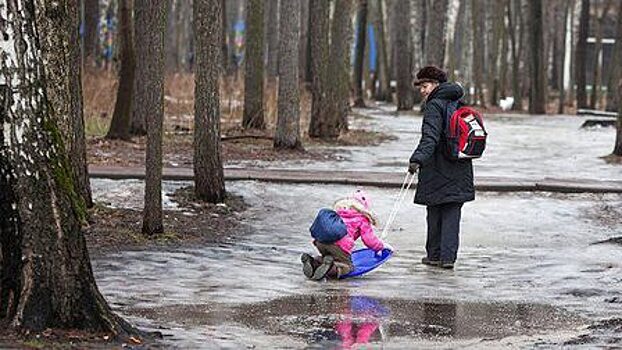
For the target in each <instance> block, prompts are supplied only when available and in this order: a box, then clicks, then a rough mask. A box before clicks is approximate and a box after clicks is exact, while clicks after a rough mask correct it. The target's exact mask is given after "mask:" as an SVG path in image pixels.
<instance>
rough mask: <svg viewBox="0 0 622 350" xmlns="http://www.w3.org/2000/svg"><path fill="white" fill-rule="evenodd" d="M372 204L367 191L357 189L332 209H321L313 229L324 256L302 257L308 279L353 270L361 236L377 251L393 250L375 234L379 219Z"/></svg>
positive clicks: (329, 276) (370, 247) (321, 277)
mask: <svg viewBox="0 0 622 350" xmlns="http://www.w3.org/2000/svg"><path fill="white" fill-rule="evenodd" d="M370 207H371V201H370V198H369V196H368V195H367V193H365V192H364V191H362V190H357V191H356V192H355V193H354V195H352V196H351V197H348V198H343V199H340V200H338V201H336V202H335V204H334V205H333V208H332V210H330V209H321V210H320V212H319V213H318V215H317V217H316V218H315V221H314V222H313V225H312V226H311V228H310V231H311V236H313V238H314V241H313V244H314V245H315V247H316V248H317V250H318V251H319V252H320V254H321V256H316V257H313V256H311V255H309V254H306V253H305V254H302V256H301V260H302V270H303V272H304V274H305V276H307V278H310V279H312V280H321V279H323V278H324V277H328V278H339V277H340V276H343V275H346V274H348V273H350V272H351V271H352V270H353V269H354V265H353V264H352V250H353V249H354V242H355V241H356V240H357V239H359V238H361V239H362V241H363V243H364V244H365V246H367V248H369V249H371V250H373V251H375V252H376V253H379V252H382V250H383V249H389V250H393V248H392V247H391V246H390V245H389V244H387V243H385V242H383V241H382V240H380V239H379V238H378V237H377V236H376V235H375V234H374V229H373V226H375V225H376V224H377V222H378V221H377V219H376V215H375V214H374V213H373V212H372V211H371V208H370Z"/></svg>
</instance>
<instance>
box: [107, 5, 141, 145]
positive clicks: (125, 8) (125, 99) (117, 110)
mask: <svg viewBox="0 0 622 350" xmlns="http://www.w3.org/2000/svg"><path fill="white" fill-rule="evenodd" d="M130 1H131V0H119V5H118V6H119V8H118V17H119V33H120V42H121V45H120V46H121V49H120V58H121V68H120V69H119V87H118V89H117V101H116V103H115V106H114V113H113V114H112V121H111V122H110V129H109V130H108V134H106V138H108V139H122V140H129V139H130V122H131V116H132V115H131V113H132V99H133V97H132V95H133V90H134V89H133V87H134V86H133V85H134V70H135V66H136V60H135V56H134V38H133V36H134V35H133V32H134V28H133V27H134V25H133V23H132V22H133V21H132V8H131V5H130Z"/></svg>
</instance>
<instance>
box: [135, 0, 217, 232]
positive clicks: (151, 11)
mask: <svg viewBox="0 0 622 350" xmlns="http://www.w3.org/2000/svg"><path fill="white" fill-rule="evenodd" d="M135 1H136V2H135V5H136V6H135V10H136V11H135V19H136V25H137V26H144V27H145V28H149V32H148V33H145V35H143V36H142V37H141V40H143V43H141V44H140V45H137V48H136V53H137V56H138V57H141V60H140V62H139V64H138V65H137V76H138V77H140V78H141V85H142V88H141V89H140V90H138V91H137V92H138V93H139V94H140V95H139V98H140V99H137V100H136V103H140V104H141V105H143V107H144V109H142V108H141V109H142V110H143V111H144V113H145V114H144V117H145V120H146V121H147V123H146V124H147V156H146V159H145V167H146V169H145V170H146V171H145V208H144V210H143V229H142V231H143V233H144V234H146V235H154V234H158V233H162V232H164V226H163V224H162V127H163V126H162V124H163V120H164V35H165V32H166V20H167V18H168V15H167V10H168V9H169V6H168V1H169V0H135ZM218 43H220V42H218ZM143 89H144V90H143Z"/></svg>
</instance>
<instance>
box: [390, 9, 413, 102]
mask: <svg viewBox="0 0 622 350" xmlns="http://www.w3.org/2000/svg"><path fill="white" fill-rule="evenodd" d="M393 12H394V16H395V18H394V19H395V23H394V24H393V28H392V29H393V30H394V32H395V34H394V35H395V45H394V47H393V50H395V53H394V60H395V61H394V62H393V65H394V67H396V68H397V110H398V111H405V110H411V109H412V108H413V106H414V96H413V95H414V94H413V87H412V70H411V67H412V62H411V60H412V55H411V52H410V51H411V50H410V48H411V47H412V43H411V41H412V40H411V39H410V21H409V14H410V0H393Z"/></svg>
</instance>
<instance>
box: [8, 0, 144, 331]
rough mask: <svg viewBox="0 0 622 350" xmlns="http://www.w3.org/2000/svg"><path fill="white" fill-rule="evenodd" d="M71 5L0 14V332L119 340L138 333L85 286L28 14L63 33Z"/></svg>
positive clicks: (72, 203) (68, 183)
mask: <svg viewBox="0 0 622 350" xmlns="http://www.w3.org/2000/svg"><path fill="white" fill-rule="evenodd" d="M35 4H36V6H35ZM75 6H76V3H75V2H71V1H54V2H51V1H50V2H46V1H43V0H39V1H36V2H35V1H33V0H7V1H5V2H4V8H3V9H2V10H1V11H0V23H2V26H1V27H0V37H2V41H1V42H0V47H1V48H2V55H0V248H1V251H2V254H1V256H2V260H1V261H0V273H1V274H2V276H1V278H0V323H1V324H3V325H5V326H7V327H10V328H12V329H15V330H16V331H21V332H26V331H34V332H39V331H43V330H45V329H47V328H62V329H79V330H86V331H89V332H102V333H108V334H111V335H113V336H121V337H127V336H128V335H131V334H136V330H135V329H133V328H132V327H131V326H130V325H129V324H128V323H127V322H125V321H124V320H123V319H121V318H120V317H118V316H117V315H115V314H114V313H113V312H112V311H111V309H110V307H109V306H108V304H107V303H106V301H105V300H104V298H103V296H102V295H101V293H100V292H99V290H98V288H97V285H96V283H95V279H94V277H93V272H92V268H91V263H90V260H89V255H88V250H87V248H86V243H85V240H84V236H83V234H82V231H81V227H80V222H81V221H82V220H84V218H85V216H86V211H85V205H84V201H83V200H82V197H81V196H79V195H78V194H77V193H76V190H75V187H74V184H73V180H72V175H71V170H70V165H69V161H68V159H67V153H66V152H65V147H64V144H63V137H62V136H61V131H60V130H59V128H58V127H57V125H56V124H55V120H54V116H53V115H52V114H51V111H50V108H51V107H50V106H51V105H50V104H49V103H48V102H49V101H48V97H47V87H48V85H47V82H46V80H45V72H44V69H43V60H42V56H41V52H40V50H41V49H42V47H41V46H40V38H41V35H40V32H39V30H40V29H39V27H38V26H37V25H36V24H35V22H36V21H35V13H33V11H34V9H35V8H36V9H38V10H41V9H45V12H44V13H43V16H46V17H56V16H59V17H61V18H64V19H66V20H67V24H68V25H69V24H70V23H77V20H76V19H75V18H74V19H73V21H72V20H71V18H70V17H69V16H75V14H76V12H75ZM49 20H52V21H53V22H56V20H57V19H53V18H49ZM73 29H75V27H74V28H73ZM46 40H47V39H46ZM71 45H78V42H77V41H74V42H73V44H71ZM73 50H76V49H72V51H73ZM72 93H75V91H74V92H72V91H69V90H68V91H66V94H68V95H69V94H72Z"/></svg>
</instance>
